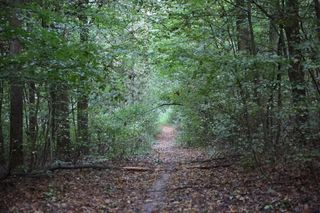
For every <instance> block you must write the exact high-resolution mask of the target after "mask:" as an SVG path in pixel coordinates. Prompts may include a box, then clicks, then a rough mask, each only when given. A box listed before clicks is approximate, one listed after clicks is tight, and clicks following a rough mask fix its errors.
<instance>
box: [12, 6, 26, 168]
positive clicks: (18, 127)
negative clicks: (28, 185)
mask: <svg viewBox="0 0 320 213" xmlns="http://www.w3.org/2000/svg"><path fill="white" fill-rule="evenodd" d="M21 3H22V1H19V0H17V1H15V4H16V5H14V6H17V5H19V4H21ZM10 24H11V26H12V27H14V28H16V29H17V28H19V27H21V23H20V20H19V19H18V11H17V9H14V10H13V13H12V17H11V20H10ZM21 50H22V45H21V43H20V41H19V40H18V38H16V37H15V38H13V39H12V41H11V44H10V54H11V55H13V56H14V55H17V54H19V53H20V52H21ZM13 66H14V70H15V71H12V75H11V81H10V162H9V171H12V170H15V169H17V168H19V167H20V166H22V165H23V84H22V82H21V80H20V79H21V70H20V67H19V65H18V64H15V65H13Z"/></svg>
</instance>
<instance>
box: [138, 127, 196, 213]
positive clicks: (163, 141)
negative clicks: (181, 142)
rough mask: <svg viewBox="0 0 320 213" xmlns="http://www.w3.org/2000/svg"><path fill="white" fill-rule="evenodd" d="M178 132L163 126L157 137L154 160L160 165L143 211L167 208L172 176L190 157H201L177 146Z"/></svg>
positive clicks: (194, 152)
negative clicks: (179, 165) (178, 166)
mask: <svg viewBox="0 0 320 213" xmlns="http://www.w3.org/2000/svg"><path fill="white" fill-rule="evenodd" d="M176 134H177V131H176V129H175V128H174V127H172V126H162V127H161V132H160V134H159V135H158V137H157V143H156V144H155V145H154V147H153V150H154V151H153V153H154V158H155V159H157V162H158V163H159V165H158V166H157V169H156V170H157V171H160V172H159V174H158V175H157V179H156V181H155V182H154V184H153V186H152V187H151V189H150V191H149V193H148V199H147V200H146V203H145V204H144V207H143V211H144V212H146V213H151V212H154V211H157V209H161V208H163V207H165V206H166V203H165V201H166V200H167V199H166V197H167V195H166V194H167V193H168V191H167V189H168V188H170V187H169V186H168V184H170V178H171V175H172V174H174V172H175V170H176V169H177V165H178V164H181V163H182V162H184V161H186V160H188V159H189V158H190V156H200V155H201V153H200V152H197V151H195V150H185V149H181V148H179V147H178V146H176V145H175V139H176Z"/></svg>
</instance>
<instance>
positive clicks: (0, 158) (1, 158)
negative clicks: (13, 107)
mask: <svg viewBox="0 0 320 213" xmlns="http://www.w3.org/2000/svg"><path fill="white" fill-rule="evenodd" d="M3 86H4V85H3V81H0V166H4V165H5V164H6V162H5V149H4V140H3V129H2V104H3Z"/></svg>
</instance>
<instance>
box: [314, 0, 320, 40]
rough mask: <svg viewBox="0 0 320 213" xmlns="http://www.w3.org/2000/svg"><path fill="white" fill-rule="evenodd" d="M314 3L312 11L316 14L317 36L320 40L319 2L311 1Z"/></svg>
mask: <svg viewBox="0 0 320 213" xmlns="http://www.w3.org/2000/svg"><path fill="white" fill-rule="evenodd" d="M313 2H314V9H315V12H316V18H317V20H316V21H317V36H318V39H319V40H320V0H313Z"/></svg>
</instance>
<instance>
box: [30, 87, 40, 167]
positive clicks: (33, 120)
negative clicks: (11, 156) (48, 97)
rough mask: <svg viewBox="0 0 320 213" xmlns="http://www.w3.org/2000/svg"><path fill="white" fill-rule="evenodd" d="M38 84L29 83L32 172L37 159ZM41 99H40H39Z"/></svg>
mask: <svg viewBox="0 0 320 213" xmlns="http://www.w3.org/2000/svg"><path fill="white" fill-rule="evenodd" d="M36 89H37V88H36V84H35V83H34V82H30V83H29V130H28V133H29V142H30V144H31V161H30V169H31V170H32V168H33V166H34V163H35V158H36V142H37V128H38V120H37V105H38V104H37V103H38V101H37V102H36ZM38 98H39V97H38Z"/></svg>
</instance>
